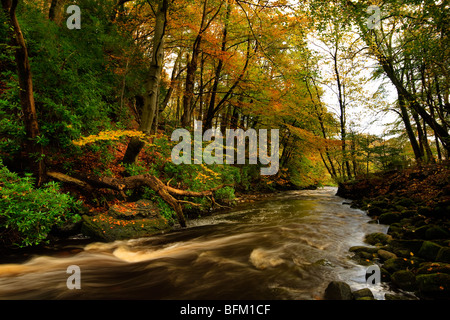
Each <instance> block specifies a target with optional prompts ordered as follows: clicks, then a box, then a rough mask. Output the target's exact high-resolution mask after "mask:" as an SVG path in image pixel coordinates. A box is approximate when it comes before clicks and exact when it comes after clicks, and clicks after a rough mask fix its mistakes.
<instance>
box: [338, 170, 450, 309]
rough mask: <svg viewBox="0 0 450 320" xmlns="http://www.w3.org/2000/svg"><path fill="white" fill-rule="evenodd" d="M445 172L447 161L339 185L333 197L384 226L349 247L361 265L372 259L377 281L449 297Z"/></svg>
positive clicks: (449, 187) (448, 184) (449, 191)
mask: <svg viewBox="0 0 450 320" xmlns="http://www.w3.org/2000/svg"><path fill="white" fill-rule="evenodd" d="M449 177H450V175H449V167H448V165H430V166H425V167H419V168H412V169H406V170H403V171H392V172H386V173H383V174H378V175H374V176H371V177H368V178H364V179H359V180H356V181H352V182H348V183H345V184H340V185H339V188H338V192H337V195H338V196H341V197H343V198H347V199H351V200H353V203H352V206H353V207H357V208H360V209H362V210H365V211H367V214H368V215H369V216H370V217H372V219H373V222H374V223H381V224H386V225H389V229H388V232H387V234H382V233H377V234H369V235H367V236H366V239H365V242H366V243H367V244H368V245H370V247H369V246H368V247H353V248H350V251H351V252H352V254H353V258H354V259H355V260H356V261H358V262H359V263H360V264H363V265H371V264H377V265H378V266H379V267H380V270H381V281H383V282H386V283H388V284H389V285H390V286H392V287H393V288H394V289H396V290H398V291H399V292H400V293H401V292H406V293H407V294H409V295H410V296H412V297H414V296H415V297H417V298H419V299H423V300H428V299H450V221H449V214H450V178H449ZM386 298H387V299H393V298H396V297H394V296H389V297H386Z"/></svg>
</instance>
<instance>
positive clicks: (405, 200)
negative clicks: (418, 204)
mask: <svg viewBox="0 0 450 320" xmlns="http://www.w3.org/2000/svg"><path fill="white" fill-rule="evenodd" d="M395 204H396V205H399V206H402V207H406V208H410V207H413V206H415V203H414V201H413V200H411V199H409V198H400V199H398V200H397V201H395Z"/></svg>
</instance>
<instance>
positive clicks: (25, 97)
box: [2, 0, 45, 186]
mask: <svg viewBox="0 0 450 320" xmlns="http://www.w3.org/2000/svg"><path fill="white" fill-rule="evenodd" d="M17 4H18V0H2V6H3V10H4V11H5V13H6V16H7V17H9V22H10V24H11V27H12V37H11V42H12V45H13V47H15V48H16V50H15V60H16V65H17V70H18V75H19V86H20V93H19V95H20V104H21V107H22V112H23V116H24V117H23V118H24V125H25V132H26V142H25V145H24V151H25V154H26V157H27V162H28V165H29V167H30V170H32V171H33V173H34V175H35V176H36V179H37V181H36V182H37V185H38V186H40V185H41V184H42V182H43V179H44V174H45V167H44V160H43V159H42V155H43V154H44V150H43V148H42V146H41V145H39V144H38V143H37V142H36V138H37V137H39V125H38V121H37V113H36V107H35V104H34V95H33V81H32V76H31V67H30V62H29V59H28V49H27V46H26V44H25V39H24V37H23V34H22V30H21V29H20V25H19V22H18V20H17V17H16V8H17Z"/></svg>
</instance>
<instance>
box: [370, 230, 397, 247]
mask: <svg viewBox="0 0 450 320" xmlns="http://www.w3.org/2000/svg"><path fill="white" fill-rule="evenodd" d="M391 240H392V236H390V235H388V234H385V233H382V232H375V233H370V234H368V235H366V237H365V239H364V241H365V242H366V243H368V244H371V245H376V244H382V245H385V244H387V243H388V242H389V241H391Z"/></svg>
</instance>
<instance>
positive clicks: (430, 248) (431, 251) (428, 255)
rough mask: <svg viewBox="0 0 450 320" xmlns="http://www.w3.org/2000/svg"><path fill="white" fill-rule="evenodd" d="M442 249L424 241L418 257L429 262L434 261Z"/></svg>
mask: <svg viewBox="0 0 450 320" xmlns="http://www.w3.org/2000/svg"><path fill="white" fill-rule="evenodd" d="M441 248H442V247H441V246H440V245H438V244H437V243H434V242H431V241H424V242H423V244H422V247H421V248H420V250H419V252H418V255H419V256H421V257H422V258H424V259H427V260H429V261H435V260H436V257H437V254H438V252H439V250H440V249H441Z"/></svg>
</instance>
